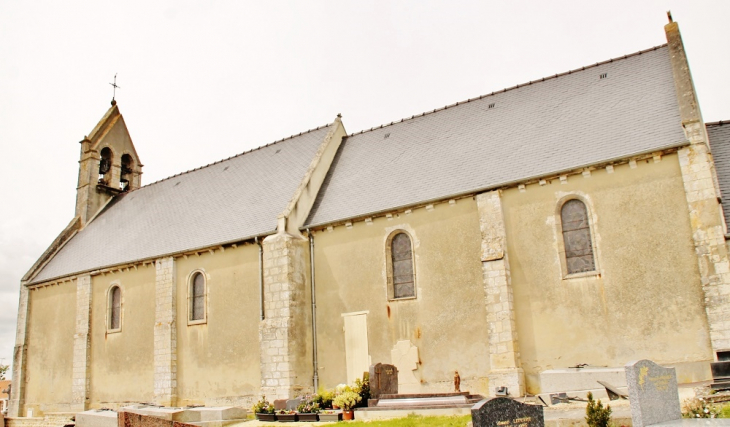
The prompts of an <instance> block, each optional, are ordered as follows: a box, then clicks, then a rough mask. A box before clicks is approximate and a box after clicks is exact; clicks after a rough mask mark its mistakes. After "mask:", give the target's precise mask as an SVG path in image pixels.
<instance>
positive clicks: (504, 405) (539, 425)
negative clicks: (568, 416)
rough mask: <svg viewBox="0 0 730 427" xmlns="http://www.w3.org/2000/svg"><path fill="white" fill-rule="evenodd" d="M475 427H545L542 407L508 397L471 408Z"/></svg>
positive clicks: (497, 398) (486, 401)
mask: <svg viewBox="0 0 730 427" xmlns="http://www.w3.org/2000/svg"><path fill="white" fill-rule="evenodd" d="M471 421H472V425H473V426H474V427H545V417H544V415H543V411H542V406H539V405H530V404H527V403H520V402H517V401H515V400H512V399H510V398H507V397H496V398H494V399H490V400H482V401H481V402H479V403H477V404H476V405H474V406H473V407H472V408H471Z"/></svg>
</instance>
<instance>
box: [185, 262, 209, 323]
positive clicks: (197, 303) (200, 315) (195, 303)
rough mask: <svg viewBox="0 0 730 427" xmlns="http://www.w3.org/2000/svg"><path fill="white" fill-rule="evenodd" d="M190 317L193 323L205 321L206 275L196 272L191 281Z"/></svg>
mask: <svg viewBox="0 0 730 427" xmlns="http://www.w3.org/2000/svg"><path fill="white" fill-rule="evenodd" d="M189 295H190V297H189V305H190V309H189V317H188V319H189V320H190V321H192V322H198V321H204V320H205V275H204V274H203V273H202V272H200V271H196V272H195V273H194V274H193V276H192V277H191V279H190V293H189Z"/></svg>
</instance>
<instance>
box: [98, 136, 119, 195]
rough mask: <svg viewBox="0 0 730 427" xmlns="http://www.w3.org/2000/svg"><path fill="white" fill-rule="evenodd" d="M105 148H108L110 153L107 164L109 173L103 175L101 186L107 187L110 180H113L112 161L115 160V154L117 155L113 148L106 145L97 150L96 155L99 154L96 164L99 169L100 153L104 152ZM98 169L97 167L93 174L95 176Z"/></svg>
mask: <svg viewBox="0 0 730 427" xmlns="http://www.w3.org/2000/svg"><path fill="white" fill-rule="evenodd" d="M105 148H108V149H109V151H111V153H112V156H111V163H110V164H109V172H107V173H106V174H104V180H103V185H107V186H108V185H109V184H110V183H111V182H112V180H113V174H114V159H116V158H117V154H118V153H117V151H116V150H115V149H114V147H112V146H111V145H109V144H106V145H104V146H103V147H99V148H98V149H97V150H98V151H97V153H99V164H98V166H99V167H101V160H102V156H101V152H102V151H104V149H105ZM99 167H97V170H96V171H95V173H97V174H98V169H99ZM95 176H96V175H95ZM100 183H101V182H100Z"/></svg>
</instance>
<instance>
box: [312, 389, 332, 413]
mask: <svg viewBox="0 0 730 427" xmlns="http://www.w3.org/2000/svg"><path fill="white" fill-rule="evenodd" d="M334 398H335V392H334V391H331V390H322V391H320V392H319V393H317V394H315V395H314V397H313V398H312V401H313V402H314V403H316V404H317V405H319V407H320V408H321V409H332V399H334Z"/></svg>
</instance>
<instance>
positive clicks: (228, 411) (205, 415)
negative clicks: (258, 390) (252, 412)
mask: <svg viewBox="0 0 730 427" xmlns="http://www.w3.org/2000/svg"><path fill="white" fill-rule="evenodd" d="M295 409H296V408H295ZM188 410H189V411H190V412H193V413H195V412H197V413H199V415H198V417H199V419H200V421H201V422H209V421H220V420H224V421H227V420H239V419H242V418H246V416H248V410H246V409H244V408H241V407H238V406H214V407H198V408H190V409H188Z"/></svg>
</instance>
